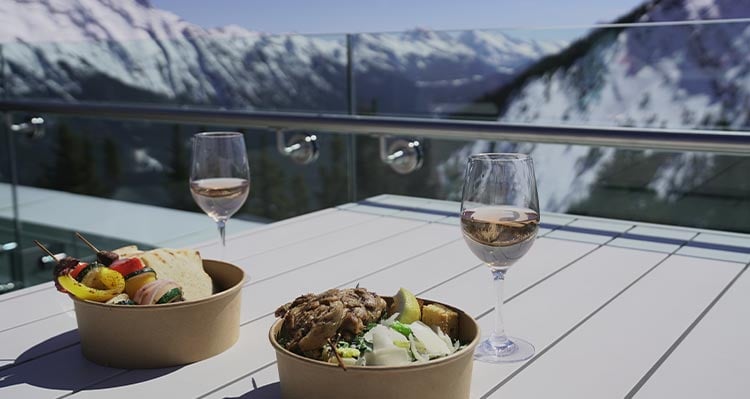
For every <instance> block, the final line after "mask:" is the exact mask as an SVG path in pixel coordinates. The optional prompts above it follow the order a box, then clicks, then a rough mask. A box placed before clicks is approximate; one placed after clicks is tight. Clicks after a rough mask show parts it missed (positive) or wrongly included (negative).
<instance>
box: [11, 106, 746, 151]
mask: <svg viewBox="0 0 750 399" xmlns="http://www.w3.org/2000/svg"><path fill="white" fill-rule="evenodd" d="M0 112H28V113H35V114H42V115H43V116H48V115H49V114H52V115H65V116H75V117H85V118H105V119H115V120H122V119H127V120H139V121H154V122H171V123H182V124H196V125H216V126H233V127H252V128H264V129H272V130H279V129H282V130H307V131H316V132H332V133H345V134H366V135H378V136H383V135H385V136H419V137H426V138H435V139H452V140H495V141H513V142H534V143H558V144H579V145H590V146H611V147H620V148H631V149H654V150H667V151H707V152H716V153H723V154H736V155H750V131H719V130H687V129H680V130H675V129H670V130H666V129H647V128H629V127H593V126H569V125H558V126H548V125H531V124H509V123H499V122H490V121H470V120H445V119H427V118H402V117H383V116H359V115H345V114H324V113H299V112H258V111H231V110H218V109H207V108H197V107H190V108H177V107H165V106H150V105H130V104H102V103H91V102H59V101H36V100H2V101H0Z"/></svg>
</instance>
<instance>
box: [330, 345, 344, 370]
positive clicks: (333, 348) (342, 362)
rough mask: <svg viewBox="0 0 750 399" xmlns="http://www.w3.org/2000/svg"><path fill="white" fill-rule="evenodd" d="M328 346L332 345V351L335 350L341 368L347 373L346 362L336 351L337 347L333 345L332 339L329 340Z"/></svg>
mask: <svg viewBox="0 0 750 399" xmlns="http://www.w3.org/2000/svg"><path fill="white" fill-rule="evenodd" d="M328 345H331V350H333V354H334V355H336V360H338V362H339V366H341V368H342V369H344V371H346V365H345V364H344V360H343V359H341V355H339V352H338V351H337V350H336V345H334V344H333V342H332V341H331V339H330V338H328Z"/></svg>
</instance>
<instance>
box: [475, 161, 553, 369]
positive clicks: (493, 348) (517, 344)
mask: <svg viewBox="0 0 750 399" xmlns="http://www.w3.org/2000/svg"><path fill="white" fill-rule="evenodd" d="M538 229H539V199H538V196H537V192H536V179H535V177H534V164H533V162H532V160H531V157H530V156H528V155H524V154H476V155H471V156H470V157H469V162H468V164H467V165H466V176H465V178H464V187H463V194H462V198H461V231H462V232H463V236H464V240H465V241H466V243H467V244H468V246H469V249H471V252H473V253H474V255H476V256H477V257H478V258H479V259H480V260H481V261H482V262H484V263H485V264H486V265H487V266H489V268H490V271H491V272H492V278H493V280H494V285H495V291H496V302H495V329H494V331H493V332H492V334H491V335H490V336H489V337H488V338H487V339H485V340H484V341H482V342H481V343H480V344H479V346H478V347H477V349H476V351H475V353H474V358H475V359H477V360H479V361H485V362H490V363H503V362H516V361H521V360H526V359H528V358H530V357H531V356H533V355H534V346H533V345H531V344H530V343H529V342H526V341H524V340H522V339H519V338H514V337H508V336H506V335H505V329H504V325H503V315H502V305H503V283H504V281H505V274H506V273H507V272H508V269H509V268H510V267H511V266H512V265H513V264H514V263H516V261H518V260H519V259H521V257H522V256H524V255H525V254H526V252H528V250H529V248H531V245H532V244H533V243H534V238H535V237H536V233H537V230H538Z"/></svg>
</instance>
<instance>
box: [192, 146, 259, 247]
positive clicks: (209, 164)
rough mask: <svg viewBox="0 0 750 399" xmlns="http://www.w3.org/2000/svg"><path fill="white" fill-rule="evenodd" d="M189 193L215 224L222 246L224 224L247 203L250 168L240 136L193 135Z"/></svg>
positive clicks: (223, 242) (224, 242)
mask: <svg viewBox="0 0 750 399" xmlns="http://www.w3.org/2000/svg"><path fill="white" fill-rule="evenodd" d="M190 192H191V194H192V196H193V199H194V200H195V202H196V203H197V204H198V206H199V207H200V208H201V209H202V210H203V212H205V213H206V214H207V215H208V216H209V217H211V219H213V220H214V221H215V222H216V225H217V227H218V229H219V236H220V239H221V245H222V247H224V246H226V238H225V236H226V234H225V231H226V230H225V227H226V222H227V221H228V220H229V218H230V217H232V215H234V214H235V213H236V212H237V211H238V210H239V209H240V208H242V205H243V204H244V203H245V201H246V200H247V196H248V194H249V192H250V167H249V165H248V161H247V150H246V149H245V139H244V136H243V135H242V133H237V132H203V133H198V134H196V135H194V136H193V155H192V167H191V172H190Z"/></svg>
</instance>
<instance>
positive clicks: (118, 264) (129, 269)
mask: <svg viewBox="0 0 750 399" xmlns="http://www.w3.org/2000/svg"><path fill="white" fill-rule="evenodd" d="M109 268H110V269H112V270H116V271H118V272H120V274H122V276H123V277H125V276H127V275H129V274H130V273H133V272H134V271H136V270H140V269H143V268H144V265H143V262H141V260H140V259H138V258H121V259H118V260H116V261H114V262H112V264H111V265H109Z"/></svg>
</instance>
